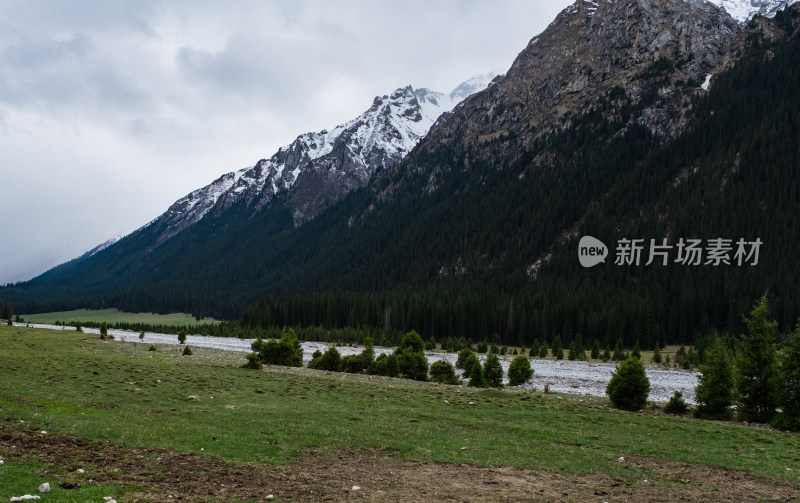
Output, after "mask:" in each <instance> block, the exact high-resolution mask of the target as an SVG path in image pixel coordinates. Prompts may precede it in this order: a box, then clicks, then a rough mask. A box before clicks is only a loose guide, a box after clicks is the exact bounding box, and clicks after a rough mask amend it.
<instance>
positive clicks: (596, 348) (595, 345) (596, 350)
mask: <svg viewBox="0 0 800 503" xmlns="http://www.w3.org/2000/svg"><path fill="white" fill-rule="evenodd" d="M591 355H592V360H597V359H598V358H600V342H599V341H598V340H597V339H595V340H594V342H592V353H591Z"/></svg>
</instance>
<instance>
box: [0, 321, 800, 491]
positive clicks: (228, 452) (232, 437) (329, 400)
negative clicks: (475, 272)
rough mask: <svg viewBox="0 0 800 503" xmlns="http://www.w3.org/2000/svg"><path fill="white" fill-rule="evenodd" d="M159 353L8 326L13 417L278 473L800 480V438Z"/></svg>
mask: <svg viewBox="0 0 800 503" xmlns="http://www.w3.org/2000/svg"><path fill="white" fill-rule="evenodd" d="M149 347H150V344H138V343H121V342H116V341H101V340H100V339H99V337H97V336H95V335H91V334H83V333H78V332H74V331H66V332H62V331H53V330H44V329H34V328H27V327H7V326H2V327H0V376H2V377H3V378H2V379H0V421H4V422H6V423H7V424H15V425H18V426H15V427H24V428H31V429H35V430H47V431H48V432H54V433H55V432H57V433H63V434H68V435H72V436H76V437H89V438H91V439H94V440H103V441H104V440H109V441H111V442H113V443H116V444H120V445H122V446H128V447H163V448H172V449H177V450H180V451H185V452H192V453H197V454H201V455H218V456H221V457H222V458H224V459H226V460H229V461H236V462H248V463H258V464H267V465H273V464H292V463H293V462H294V460H295V459H296V458H297V456H298V455H301V454H303V453H305V452H307V451H308V450H309V449H311V448H316V447H320V446H330V447H343V448H354V449H372V448H380V449H382V451H384V452H387V453H389V454H390V455H393V456H401V457H410V458H415V459H422V460H431V461H442V462H448V463H470V464H475V465H480V466H518V467H531V468H542V469H547V470H554V471H558V472H562V473H601V474H608V475H613V476H616V477H623V478H625V479H629V480H634V479H635V478H636V477H641V476H642V473H637V472H635V470H638V468H636V467H632V466H630V465H627V464H623V463H619V462H617V459H618V458H619V457H620V456H628V455H641V456H650V457H654V458H660V459H665V460H680V461H685V462H691V463H698V464H702V465H714V466H720V467H727V468H734V469H739V470H745V471H748V472H753V473H757V474H761V475H764V476H769V477H780V478H786V477H791V478H797V476H798V472H796V471H794V470H795V469H798V466H799V465H800V463H799V462H798V461H799V460H800V436H798V435H796V434H788V433H784V432H778V431H773V430H767V429H761V428H753V427H746V426H743V425H741V424H733V423H720V422H711V421H701V420H695V419H690V418H683V417H672V416H666V415H661V414H653V413H652V412H649V413H627V412H621V411H617V410H614V409H611V408H609V406H608V402H607V400H605V399H601V398H591V397H580V396H566V395H554V394H548V395H545V394H542V393H538V392H529V391H498V390H474V389H470V388H466V387H464V386H446V385H438V384H433V383H418V382H413V381H408V380H401V379H390V378H381V377H370V376H361V375H347V374H339V373H327V372H320V371H313V370H309V369H305V368H275V367H272V368H265V369H264V370H260V371H255V370H246V369H242V368H239V366H240V365H241V364H243V363H244V354H239V353H226V352H223V351H218V350H210V349H204V348H192V349H193V351H194V355H192V356H181V355H180V351H181V348H180V347H179V346H159V347H158V350H157V351H148V350H147V349H148V348H149ZM20 421H22V422H20ZM0 454H2V453H0ZM787 469H788V470H787ZM8 473H9V472H7V471H6V472H4V476H5V477H8ZM645 475H646V474H645ZM20 477H22V474H20ZM12 480H13V476H12ZM37 485H38V484H37ZM26 487H30V485H28V486H26ZM34 487H35V485H34Z"/></svg>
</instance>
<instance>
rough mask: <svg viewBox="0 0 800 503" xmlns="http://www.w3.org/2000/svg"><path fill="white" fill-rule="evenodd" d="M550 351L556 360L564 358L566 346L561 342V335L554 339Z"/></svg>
mask: <svg viewBox="0 0 800 503" xmlns="http://www.w3.org/2000/svg"><path fill="white" fill-rule="evenodd" d="M550 352H551V353H552V354H553V358H555V359H556V360H563V359H564V346H563V345H562V344H561V336H560V335H556V338H555V339H553V345H552V347H551V348H550Z"/></svg>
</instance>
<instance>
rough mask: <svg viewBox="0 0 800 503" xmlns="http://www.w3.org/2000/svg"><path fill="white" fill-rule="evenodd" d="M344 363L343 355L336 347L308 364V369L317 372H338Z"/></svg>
mask: <svg viewBox="0 0 800 503" xmlns="http://www.w3.org/2000/svg"><path fill="white" fill-rule="evenodd" d="M341 363H342V355H341V354H339V350H338V349H336V347H335V346H331V347H329V348H328V350H327V351H325V353H323V354H322V355H321V356H320V357H319V358H317V359H312V360H311V361H310V362H309V363H308V367H309V368H312V369H317V370H327V371H330V372H338V371H339V366H340V364H341Z"/></svg>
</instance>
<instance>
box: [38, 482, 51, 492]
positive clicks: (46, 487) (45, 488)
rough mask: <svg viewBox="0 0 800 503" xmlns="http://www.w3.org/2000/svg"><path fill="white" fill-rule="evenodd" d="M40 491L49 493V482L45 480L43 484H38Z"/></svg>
mask: <svg viewBox="0 0 800 503" xmlns="http://www.w3.org/2000/svg"><path fill="white" fill-rule="evenodd" d="M39 492H40V493H49V492H50V483H49V482H45V483H44V484H42V485H40V486H39Z"/></svg>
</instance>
